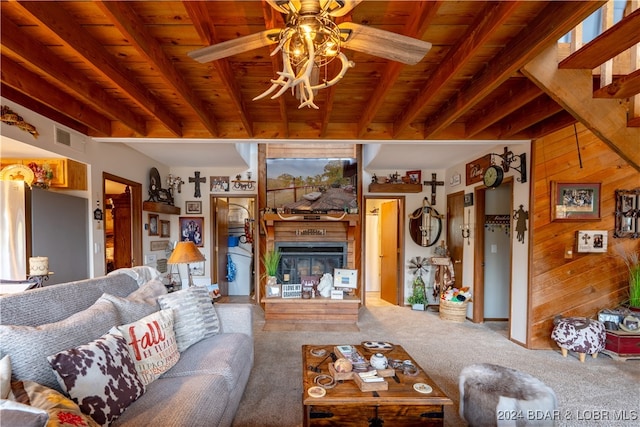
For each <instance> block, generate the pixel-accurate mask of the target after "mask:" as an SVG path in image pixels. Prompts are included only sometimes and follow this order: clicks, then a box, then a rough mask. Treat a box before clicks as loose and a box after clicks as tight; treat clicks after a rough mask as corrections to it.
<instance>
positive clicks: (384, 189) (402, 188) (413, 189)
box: [369, 183, 422, 193]
mask: <svg viewBox="0 0 640 427" xmlns="http://www.w3.org/2000/svg"><path fill="white" fill-rule="evenodd" d="M369 192H370V193H420V192H422V184H406V183H398V184H393V183H389V184H379V183H371V184H369Z"/></svg>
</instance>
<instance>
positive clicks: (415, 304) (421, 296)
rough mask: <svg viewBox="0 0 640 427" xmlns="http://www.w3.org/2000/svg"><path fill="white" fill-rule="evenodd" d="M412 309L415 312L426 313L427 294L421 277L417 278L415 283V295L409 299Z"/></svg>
mask: <svg viewBox="0 0 640 427" xmlns="http://www.w3.org/2000/svg"><path fill="white" fill-rule="evenodd" d="M407 301H408V302H409V304H411V308H412V309H413V310H421V311H424V307H425V304H426V303H427V294H426V293H425V287H424V282H423V281H422V277H421V276H417V277H416V278H415V280H414V281H413V293H412V294H411V295H409V298H407Z"/></svg>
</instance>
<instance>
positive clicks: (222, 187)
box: [209, 176, 229, 193]
mask: <svg viewBox="0 0 640 427" xmlns="http://www.w3.org/2000/svg"><path fill="white" fill-rule="evenodd" d="M209 183H210V185H211V192H212V193H220V192H224V191H229V177H228V176H212V177H210V178H209Z"/></svg>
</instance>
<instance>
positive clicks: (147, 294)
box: [98, 280, 167, 324]
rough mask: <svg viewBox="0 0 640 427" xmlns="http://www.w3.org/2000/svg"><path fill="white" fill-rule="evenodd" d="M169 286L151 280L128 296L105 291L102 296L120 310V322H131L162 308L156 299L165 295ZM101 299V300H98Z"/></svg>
mask: <svg viewBox="0 0 640 427" xmlns="http://www.w3.org/2000/svg"><path fill="white" fill-rule="evenodd" d="M166 293H167V288H166V287H165V286H164V285H163V284H162V282H161V281H159V280H149V281H148V282H146V283H144V284H143V285H142V286H140V287H139V288H138V289H136V290H135V291H133V292H131V293H130V294H129V295H127V296H126V297H118V296H115V295H111V294H107V293H104V294H102V296H101V297H100V298H101V299H102V300H106V301H109V302H110V303H112V304H113V305H114V306H115V307H116V309H117V310H118V314H119V315H120V322H118V323H119V324H124V323H131V322H135V321H137V320H140V319H142V318H143V317H145V316H148V315H150V314H151V313H155V312H156V311H158V310H160V306H159V305H158V302H157V301H156V299H157V297H158V296H160V295H165V294H166ZM98 301H100V300H98Z"/></svg>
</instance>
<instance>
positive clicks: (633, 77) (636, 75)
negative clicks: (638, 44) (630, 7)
mask: <svg viewBox="0 0 640 427" xmlns="http://www.w3.org/2000/svg"><path fill="white" fill-rule="evenodd" d="M639 30H640V29H639ZM637 94H640V70H636V71H634V72H633V73H630V74H627V75H626V76H622V77H620V78H618V79H615V80H614V81H613V83H611V84H608V85H606V86H603V87H601V88H600V89H598V90H596V91H595V92H593V97H594V98H615V99H625V98H629V97H632V96H633V95H637Z"/></svg>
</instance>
